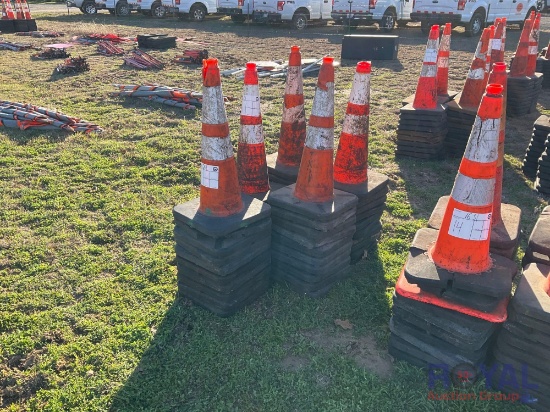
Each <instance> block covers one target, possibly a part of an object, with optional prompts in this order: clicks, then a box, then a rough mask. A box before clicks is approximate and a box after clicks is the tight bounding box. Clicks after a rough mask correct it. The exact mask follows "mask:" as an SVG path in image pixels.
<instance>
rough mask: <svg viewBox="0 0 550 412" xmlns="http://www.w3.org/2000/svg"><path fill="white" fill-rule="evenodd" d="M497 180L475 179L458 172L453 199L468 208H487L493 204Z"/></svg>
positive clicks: (452, 194) (452, 193)
mask: <svg viewBox="0 0 550 412" xmlns="http://www.w3.org/2000/svg"><path fill="white" fill-rule="evenodd" d="M494 191H495V178H494V177H493V178H490V179H474V178H471V177H469V176H466V175H463V174H462V173H460V172H458V174H457V175H456V180H455V184H454V186H453V190H452V192H451V197H452V198H453V199H454V200H456V201H457V202H460V203H463V204H465V205H468V206H487V205H491V204H492V203H493V197H494Z"/></svg>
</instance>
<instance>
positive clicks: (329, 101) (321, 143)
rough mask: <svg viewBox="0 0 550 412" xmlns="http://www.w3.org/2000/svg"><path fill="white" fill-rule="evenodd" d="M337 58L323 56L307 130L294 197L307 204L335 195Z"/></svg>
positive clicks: (327, 199)
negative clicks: (335, 75) (334, 157)
mask: <svg viewBox="0 0 550 412" xmlns="http://www.w3.org/2000/svg"><path fill="white" fill-rule="evenodd" d="M333 62H334V58H332V57H324V58H323V64H322V66H321V70H320V71H319V78H318V79H317V88H316V89H315V96H314V98H313V107H312V109H311V116H310V117H309V124H308V127H307V135H306V142H305V145H304V153H303V155H302V161H301V162H300V170H299V172H298V179H297V180H296V186H295V188H294V196H296V197H297V198H298V199H300V200H302V201H304V202H316V203H321V202H327V201H329V200H332V198H333V196H334V180H333V163H332V156H333V150H334V67H333Z"/></svg>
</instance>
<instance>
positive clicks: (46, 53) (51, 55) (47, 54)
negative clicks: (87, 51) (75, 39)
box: [31, 47, 71, 60]
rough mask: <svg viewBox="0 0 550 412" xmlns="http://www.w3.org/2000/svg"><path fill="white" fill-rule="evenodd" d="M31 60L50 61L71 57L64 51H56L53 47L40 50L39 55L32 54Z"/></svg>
mask: <svg viewBox="0 0 550 412" xmlns="http://www.w3.org/2000/svg"><path fill="white" fill-rule="evenodd" d="M31 57H32V58H33V59H39V60H51V59H66V58H68V57H71V55H70V54H69V53H67V50H66V49H58V48H55V47H45V48H44V49H42V51H41V52H40V53H36V54H33V55H32V56H31Z"/></svg>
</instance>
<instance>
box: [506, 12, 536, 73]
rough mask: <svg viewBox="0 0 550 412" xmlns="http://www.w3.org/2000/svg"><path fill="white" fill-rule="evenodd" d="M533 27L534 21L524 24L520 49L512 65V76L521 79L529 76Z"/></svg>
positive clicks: (528, 20)
mask: <svg viewBox="0 0 550 412" xmlns="http://www.w3.org/2000/svg"><path fill="white" fill-rule="evenodd" d="M532 27H533V21H532V20H531V19H530V18H529V19H527V20H525V23H524V24H523V30H522V31H521V36H520V38H519V43H518V47H517V49H516V54H515V55H514V60H512V64H511V65H510V76H511V77H521V76H525V75H526V74H527V62H528V60H529V37H530V35H531V29H532Z"/></svg>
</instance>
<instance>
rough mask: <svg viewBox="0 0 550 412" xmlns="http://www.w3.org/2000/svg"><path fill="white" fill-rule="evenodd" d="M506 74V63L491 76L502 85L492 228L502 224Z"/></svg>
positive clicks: (491, 78) (497, 65)
mask: <svg viewBox="0 0 550 412" xmlns="http://www.w3.org/2000/svg"><path fill="white" fill-rule="evenodd" d="M507 80H508V76H507V74H506V63H503V62H499V63H494V64H493V70H492V71H491V75H490V76H489V83H490V84H500V85H501V86H502V116H501V117H500V131H499V136H498V159H497V168H496V174H495V194H494V200H493V215H492V216H491V226H493V227H494V226H496V225H498V224H499V223H501V222H502V214H501V202H502V175H503V164H504V137H505V133H506V85H507V83H508V81H507Z"/></svg>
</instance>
